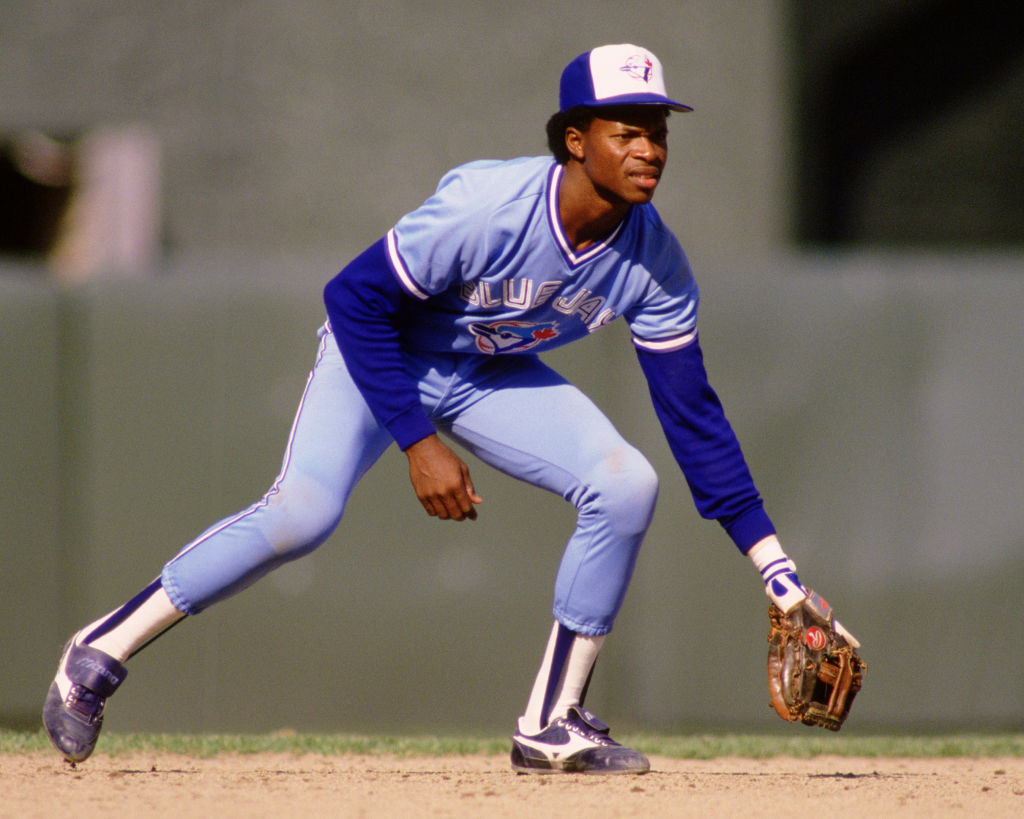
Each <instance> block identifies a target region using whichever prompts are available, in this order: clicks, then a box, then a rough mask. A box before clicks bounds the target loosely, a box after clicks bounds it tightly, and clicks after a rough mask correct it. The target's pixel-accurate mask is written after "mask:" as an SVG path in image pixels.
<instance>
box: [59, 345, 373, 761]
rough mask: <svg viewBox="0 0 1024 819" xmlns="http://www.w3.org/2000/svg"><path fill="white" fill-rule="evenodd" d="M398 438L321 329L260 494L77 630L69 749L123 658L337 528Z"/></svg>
mask: <svg viewBox="0 0 1024 819" xmlns="http://www.w3.org/2000/svg"><path fill="white" fill-rule="evenodd" d="M390 441H391V438H390V436H389V435H388V433H387V432H386V430H384V429H383V428H382V427H381V426H380V425H379V424H377V422H376V420H375V419H374V418H373V416H372V414H371V413H370V411H369V409H368V408H367V407H366V405H365V403H364V402H363V400H362V397H361V396H360V395H359V392H358V390H357V389H356V387H355V385H354V384H353V383H352V381H351V379H350V378H349V376H348V372H347V370H346V369H345V367H344V363H343V362H342V359H341V355H340V354H339V353H338V350H337V346H336V345H335V344H334V341H333V337H332V336H330V334H328V333H326V332H322V334H321V344H320V347H319V349H318V351H317V358H316V362H315V364H314V367H313V371H312V372H311V374H310V377H309V381H308V382H307V385H306V389H305V391H304V393H303V396H302V401H301V403H300V405H299V409H298V412H297V413H296V416H295V422H294V424H293V426H292V430H291V434H290V435H289V438H288V446H287V448H286V451H285V456H284V460H283V463H282V467H281V472H280V474H279V475H278V477H277V479H276V480H275V481H274V483H273V485H272V486H271V488H270V490H269V491H268V492H267V493H266V494H265V495H264V496H263V497H262V498H261V499H260V500H259V501H258V502H257V503H255V504H253V505H252V506H250V507H249V508H248V509H245V510H243V511H242V512H240V513H238V514H237V515H233V516H231V517H229V518H225V519H224V520H222V521H220V522H219V523H217V524H216V525H214V526H212V527H210V528H209V529H207V530H206V531H205V532H204V533H203V534H202V535H200V536H199V537H198V538H197V539H196V540H194V541H193V542H192V543H190V544H188V545H187V546H186V547H185V548H184V549H182V550H181V552H179V553H178V555H177V556H175V557H174V558H173V559H172V560H171V561H169V562H168V563H167V565H166V566H165V567H164V569H163V571H162V573H161V575H160V577H159V578H157V579H156V580H154V581H153V583H151V584H150V585H149V586H147V587H146V588H145V589H143V590H142V591H141V592H140V593H139V594H137V595H136V596H135V597H133V598H132V599H131V600H129V601H128V602H127V603H125V604H124V605H122V606H119V607H118V608H117V609H114V610H113V611H112V612H110V613H109V614H107V615H105V616H104V617H102V618H100V619H99V620H97V621H95V622H94V623H91V624H90V625H88V626H86V627H85V628H83V629H81V630H80V631H79V632H77V633H76V634H75V635H74V637H72V639H71V640H70V641H69V643H68V645H67V646H66V647H65V651H64V655H63V656H62V658H61V661H60V664H59V666H58V670H57V675H56V677H55V679H54V682H53V684H52V685H51V686H50V690H49V692H48V694H47V699H46V703H45V705H44V708H43V723H44V725H45V726H46V729H47V732H48V733H49V735H50V739H51V741H52V742H53V744H54V745H55V746H56V747H57V749H58V750H59V751H61V753H63V754H64V756H65V758H67V759H68V760H69V761H72V762H78V761H81V760H83V759H85V758H87V757H88V756H89V754H91V753H92V750H93V748H94V747H95V744H96V739H97V738H98V736H99V732H100V728H101V726H102V720H103V710H104V706H105V701H106V699H107V698H108V697H109V696H110V695H111V694H113V693H114V691H115V690H116V689H117V687H118V686H119V685H120V684H121V681H122V680H123V679H124V677H125V675H126V674H127V669H126V668H125V667H124V663H125V662H126V661H127V660H128V659H129V658H130V657H131V656H132V655H134V654H136V653H138V651H140V650H141V649H142V648H144V647H145V646H146V645H148V644H149V643H150V642H152V641H153V640H154V639H156V638H157V637H158V636H159V635H161V634H162V633H164V632H165V631H166V630H167V629H169V628H170V627H171V626H172V625H174V624H175V623H177V622H178V621H179V620H181V619H182V618H183V617H185V615H186V614H195V613H198V612H199V611H202V610H203V609H204V608H206V607H207V606H209V605H211V604H213V603H215V602H216V601H218V600H222V599H224V598H226V597H228V596H230V595H232V594H235V593H236V592H238V591H241V590H242V589H244V588H246V587H247V586H249V585H251V584H252V583H254V582H255V581H256V580H258V579H259V578H260V577H262V576H264V575H266V574H267V573H268V572H270V571H271V570H273V569H274V568H276V567H277V566H280V565H281V564H283V563H285V562H287V561H289V560H294V559H296V558H298V557H301V556H302V555H304V554H308V553H309V552H310V551H312V550H313V549H315V548H316V547H317V546H319V545H320V544H321V543H322V542H323V541H324V540H325V539H326V538H327V537H328V536H329V535H330V533H331V532H332V531H333V530H334V528H335V526H336V525H337V523H338V521H339V520H340V518H341V515H342V512H343V510H344V506H345V503H346V501H347V499H348V495H349V493H350V492H351V490H352V488H353V487H354V486H355V484H356V482H357V481H358V480H359V478H361V477H362V475H363V474H364V473H365V472H366V470H367V469H369V467H370V466H371V465H372V464H373V462H374V461H375V460H376V459H377V458H378V457H380V455H381V454H382V453H383V451H384V450H385V449H386V448H387V446H388V445H389V443H390Z"/></svg>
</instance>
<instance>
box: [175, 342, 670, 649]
mask: <svg viewBox="0 0 1024 819" xmlns="http://www.w3.org/2000/svg"><path fill="white" fill-rule="evenodd" d="M319 335H320V345H319V348H318V350H317V355H316V359H315V362H314V366H313V370H312V372H311V373H310V376H309V380H308V382H307V384H306V389H305V391H304V393H303V396H302V401H301V403H300V405H299V408H298V411H297V413H296V416H295V421H294V423H293V425H292V429H291V434H290V436H289V439H288V445H287V448H286V450H285V455H284V459H283V463H282V467H281V472H280V474H279V475H278V477H277V478H276V480H275V481H274V483H273V484H272V486H271V487H270V489H269V490H268V491H267V493H266V494H265V495H264V496H263V497H262V498H261V499H260V500H259V501H257V502H256V503H255V504H253V505H252V506H250V507H249V508H247V509H244V510H243V511H241V512H239V513H238V514H236V515H233V516H231V517H228V518H225V519H224V520H222V521H220V522H218V523H217V524H215V525H214V526H212V527H210V528H209V529H207V530H206V531H205V532H203V534H201V535H200V536H199V537H198V538H196V539H195V540H194V541H192V542H191V543H189V544H188V545H186V546H185V547H184V549H182V550H181V551H180V552H179V553H178V554H177V556H175V557H174V558H173V559H172V560H170V561H169V562H168V563H167V564H166V566H164V569H163V572H162V583H163V587H164V589H165V590H166V591H167V594H168V595H169V596H170V599H171V601H172V602H173V603H174V605H175V606H177V607H178V608H179V609H180V610H181V611H183V612H185V613H186V614H195V613H198V612H199V611H202V610H203V609H204V608H206V607H208V606H210V605H211V604H213V603H215V602H217V601H218V600H222V599H224V598H226V597H229V596H230V595H232V594H234V593H236V592H238V591H240V590H242V589H244V588H245V587H247V586H249V585H251V584H252V583H254V582H255V581H256V580H258V579H259V578H260V577H262V576H264V575H266V574H267V573H268V572H270V571H272V570H273V569H274V568H276V567H277V566H280V565H281V564H283V563H285V562H287V561H290V560H294V559H296V558H299V557H301V556H303V555H305V554H308V553H309V552H311V551H312V550H314V549H315V548H316V547H317V546H319V545H320V544H322V543H323V542H324V541H325V540H326V539H327V538H328V536H329V535H330V534H331V533H332V532H333V531H334V529H335V528H336V527H337V525H338V523H339V522H340V521H341V518H342V515H343V513H344V510H345V504H346V502H347V500H348V497H349V494H350V493H351V491H352V489H353V488H354V487H355V485H356V483H357V482H358V481H359V479H360V478H361V477H362V476H363V475H364V474H365V473H366V471H367V470H368V469H369V468H370V467H371V466H372V465H373V463H374V462H375V461H376V460H377V459H378V458H379V457H380V456H381V455H382V454H383V452H384V451H385V450H386V449H387V447H388V446H390V445H391V444H392V443H393V439H392V438H391V435H390V434H389V433H388V431H387V430H386V429H385V428H384V427H383V426H382V425H381V424H379V423H378V422H377V420H376V418H375V417H374V416H373V414H372V413H371V411H370V409H369V407H368V406H367V405H366V402H365V401H364V400H363V398H362V395H361V394H360V392H359V390H358V389H357V387H356V385H355V383H354V382H353V381H352V379H351V377H350V376H349V373H348V370H347V369H346V367H345V363H344V360H343V358H342V356H341V353H340V352H339V350H338V347H337V344H336V343H335V340H334V336H333V334H332V333H331V332H330V328H329V326H324V327H323V328H321V330H320V333H319ZM407 362H408V363H407V369H408V372H409V375H410V376H411V377H412V378H413V379H414V380H415V382H416V384H417V385H418V388H419V393H420V399H421V401H422V404H423V407H424V409H425V410H426V412H427V414H428V415H429V417H430V418H431V420H432V421H433V422H434V424H435V425H436V426H437V428H438V429H439V430H440V431H442V432H444V433H445V434H447V435H448V436H450V437H451V438H452V439H453V440H455V441H457V442H458V443H459V444H461V445H462V446H464V447H465V448H466V449H467V450H469V451H470V452H472V453H473V454H474V455H476V456H477V457H478V458H479V459H480V460H482V461H483V462H485V463H487V464H490V465H491V466H493V467H495V468H497V469H499V470H501V471H502V472H505V473H507V474H508V475H511V476H513V477H515V478H519V479H520V480H523V481H526V482H527V483H530V484H533V485H535V486H538V487H542V488H544V489H547V490H549V491H551V492H555V493H557V494H558V495H560V496H561V497H563V498H565V499H566V500H567V501H569V502H570V503H572V504H573V505H574V506H575V507H576V509H577V525H576V529H575V531H574V532H573V534H572V537H571V538H570V540H569V543H568V545H567V547H566V549H565V552H564V555H563V557H562V560H561V563H560V566H559V569H558V573H557V577H556V580H555V594H554V607H553V613H554V616H555V619H556V620H558V621H559V622H560V623H562V624H563V625H565V626H566V627H567V628H569V629H571V630H573V631H576V632H579V633H581V634H589V635H601V634H605V633H607V632H608V631H610V630H611V627H612V624H613V622H614V620H615V616H616V614H617V613H618V611H619V608H620V606H621V604H622V600H623V597H624V596H625V593H626V589H627V587H628V585H629V581H630V578H631V576H632V573H633V569H634V566H635V563H636V557H637V552H638V551H639V548H640V544H641V541H642V539H643V536H644V534H645V532H646V531H647V527H648V526H649V525H650V520H651V516H652V514H653V511H654V504H655V500H656V497H657V491H658V484H657V477H656V475H655V474H654V470H653V469H652V468H651V466H650V464H649V463H648V462H647V460H646V459H645V458H644V456H643V455H642V454H640V453H639V452H638V451H637V450H636V449H635V448H633V447H632V446H631V445H630V444H628V443H627V442H626V441H625V440H623V438H622V437H621V436H620V435H619V433H618V432H617V431H616V429H615V428H614V427H613V426H612V424H611V422H610V421H609V420H608V419H607V418H606V417H605V416H604V414H603V413H602V412H601V411H600V410H599V409H598V408H597V407H596V406H595V405H594V404H593V402H591V401H590V399H589V398H587V397H586V396H585V395H584V394H583V393H582V392H581V391H580V390H578V389H577V388H575V387H573V386H572V385H571V384H569V383H568V382H567V381H566V380H565V379H564V378H562V377H561V376H560V375H558V374H557V373H556V372H555V371H554V370H552V369H551V368H549V367H548V366H547V365H545V364H543V363H542V362H541V361H540V360H539V359H538V358H537V357H535V356H531V355H523V354H520V355H507V356H486V355H457V354H416V355H413V356H407ZM410 500H411V502H414V498H413V497H412V493H411V490H410Z"/></svg>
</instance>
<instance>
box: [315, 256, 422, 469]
mask: <svg viewBox="0 0 1024 819" xmlns="http://www.w3.org/2000/svg"><path fill="white" fill-rule="evenodd" d="M409 298H410V297H409V296H407V295H406V294H405V291H404V290H403V289H402V287H401V285H399V283H398V280H397V279H396V278H395V275H394V273H392V271H391V265H390V263H389V262H388V257H387V248H386V243H385V240H384V239H381V240H380V241H378V242H376V243H374V244H373V245H371V246H370V247H369V248H368V249H367V250H365V251H364V252H363V253H362V254H360V255H359V256H357V257H356V258H355V259H353V260H352V261H351V262H350V263H349V264H348V265H347V266H346V267H345V268H344V269H342V271H341V272H340V273H339V274H338V275H337V276H335V277H334V278H333V279H331V280H330V281H329V282H328V283H327V286H326V287H325V288H324V303H325V305H326V307H327V317H328V319H330V323H331V330H332V331H333V333H334V338H335V339H336V341H337V343H338V348H339V349H340V350H341V354H342V357H343V358H344V359H345V365H346V366H347V367H348V371H349V373H350V374H351V375H352V380H353V381H355V383H356V386H357V387H358V388H359V391H360V392H361V393H362V395H363V398H364V399H365V400H366V403H367V404H368V405H369V407H370V409H371V410H372V411H373V414H374V415H375V416H376V417H377V420H379V421H380V422H381V423H382V424H383V425H384V426H385V427H386V428H387V430H388V431H389V432H390V433H391V435H392V436H393V437H394V439H395V441H396V442H397V443H398V445H399V447H401V448H402V449H403V450H404V449H407V448H409V447H410V446H412V445H413V444H414V443H416V442H417V441H419V440H421V439H422V438H426V437H427V436H428V435H431V434H433V433H434V431H435V430H434V425H433V424H431V423H430V419H429V418H428V417H427V414H426V412H425V411H424V410H423V407H422V405H421V404H420V400H419V393H418V391H417V389H416V385H415V384H414V383H413V380H412V379H411V378H410V377H409V376H408V375H407V374H406V371H405V366H404V361H403V356H402V347H401V342H400V340H399V335H398V330H397V325H396V321H397V318H398V316H399V314H400V313H401V311H402V309H403V306H404V305H405V303H406V301H407V300H408V299H409Z"/></svg>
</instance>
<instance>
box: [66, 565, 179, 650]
mask: <svg viewBox="0 0 1024 819" xmlns="http://www.w3.org/2000/svg"><path fill="white" fill-rule="evenodd" d="M184 616H185V614H184V612H182V611H179V610H178V608H177V607H176V606H175V605H174V604H173V603H172V602H171V598H169V597H168V596H167V592H165V591H164V589H163V587H162V586H160V585H159V583H154V584H152V585H150V586H147V587H146V589H144V590H143V591H142V592H141V593H140V594H138V595H136V596H135V597H133V598H132V599H131V600H129V601H128V602H127V603H125V604H124V605H123V606H120V607H118V608H116V609H114V610H113V611H112V612H110V613H109V614H107V615H104V616H103V617H101V618H100V619H99V620H96V621H95V622H93V623H90V624H89V625H88V626H86V627H85V628H84V629H82V630H81V631H80V632H78V635H77V637H76V639H77V641H78V642H79V643H86V644H88V645H90V646H92V647H93V648H97V649H99V650H100V651H102V652H104V653H106V654H109V655H110V656H111V657H113V658H114V659H116V660H117V661H118V662H122V663H123V662H125V661H126V660H127V659H128V658H129V657H131V656H132V655H133V654H135V653H136V652H137V651H138V650H139V649H141V648H142V647H143V646H145V645H146V644H147V643H149V642H150V641H151V640H153V639H155V638H156V637H158V636H160V635H161V634H162V633H163V632H165V631H167V629H169V628H170V627H171V626H173V625H174V624H175V623H177V622H178V621H179V620H180V619H181V618H183V617H184Z"/></svg>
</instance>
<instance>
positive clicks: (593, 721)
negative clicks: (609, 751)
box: [569, 705, 611, 734]
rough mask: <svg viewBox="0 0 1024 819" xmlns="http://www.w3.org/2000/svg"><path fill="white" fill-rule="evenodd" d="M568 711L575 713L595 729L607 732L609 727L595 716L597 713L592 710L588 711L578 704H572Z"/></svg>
mask: <svg viewBox="0 0 1024 819" xmlns="http://www.w3.org/2000/svg"><path fill="white" fill-rule="evenodd" d="M569 713H570V714H572V713H575V714H576V715H577V716H578V717H579V719H580V721H581V722H583V723H585V724H586V725H587V726H588V727H590V728H592V729H593V730H595V731H599V732H601V733H604V734H607V733H608V732H609V731H611V729H610V728H609V727H608V726H607V725H605V724H604V723H603V722H601V720H599V719H598V718H597V715H596V714H594V713H593V712H592V711H588V710H587V709H586V708H584V707H582V706H580V705H573V706H572V707H570V708H569Z"/></svg>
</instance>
